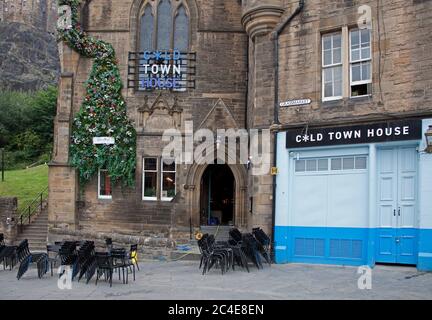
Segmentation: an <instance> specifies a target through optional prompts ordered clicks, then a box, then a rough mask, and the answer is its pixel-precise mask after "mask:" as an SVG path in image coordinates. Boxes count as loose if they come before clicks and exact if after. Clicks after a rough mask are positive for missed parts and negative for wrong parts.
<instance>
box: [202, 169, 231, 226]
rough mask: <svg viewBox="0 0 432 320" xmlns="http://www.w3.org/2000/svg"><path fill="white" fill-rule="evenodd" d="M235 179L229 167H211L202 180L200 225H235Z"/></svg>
mask: <svg viewBox="0 0 432 320" xmlns="http://www.w3.org/2000/svg"><path fill="white" fill-rule="evenodd" d="M235 190H236V186H235V178H234V175H233V172H232V171H231V169H230V167H229V166H228V165H218V164H214V165H209V166H207V168H206V170H205V171H204V173H203V175H202V178H201V188H200V193H201V194H200V224H201V225H234V224H235V223H236V222H235Z"/></svg>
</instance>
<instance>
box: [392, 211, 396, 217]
mask: <svg viewBox="0 0 432 320" xmlns="http://www.w3.org/2000/svg"><path fill="white" fill-rule="evenodd" d="M393 216H394V217H396V209H393Z"/></svg>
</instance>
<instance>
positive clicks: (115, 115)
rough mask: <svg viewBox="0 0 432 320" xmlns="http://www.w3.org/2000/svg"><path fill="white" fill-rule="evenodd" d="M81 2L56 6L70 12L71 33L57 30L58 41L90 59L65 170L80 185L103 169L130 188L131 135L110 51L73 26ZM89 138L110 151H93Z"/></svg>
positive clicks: (97, 147)
mask: <svg viewBox="0 0 432 320" xmlns="http://www.w3.org/2000/svg"><path fill="white" fill-rule="evenodd" d="M80 3H81V0H59V5H60V6H64V5H67V6H69V7H70V8H71V10H72V28H69V29H62V28H58V34H59V37H60V40H62V41H64V42H65V43H67V44H68V46H69V47H71V48H72V49H74V50H75V51H77V52H78V53H79V54H81V55H82V56H84V57H87V58H93V59H94V62H93V67H92V70H91V73H90V75H89V79H88V80H87V83H86V86H87V87H86V95H85V97H84V101H83V103H82V105H81V109H80V111H79V112H78V113H77V115H76V117H75V119H74V122H73V126H72V137H71V140H72V141H71V147H70V156H71V165H72V166H74V167H76V168H77V169H78V171H79V178H80V183H81V184H85V183H86V182H88V181H89V180H90V179H91V178H92V177H93V176H95V175H96V174H97V173H98V170H99V168H104V169H107V170H108V172H109V175H110V177H111V180H112V182H113V183H116V182H118V181H121V182H122V183H123V185H127V186H133V185H134V180H135V168H136V131H135V129H134V127H133V125H132V124H131V122H130V121H129V119H128V116H127V113H126V103H125V101H124V99H123V97H122V94H121V90H122V87H123V84H122V81H121V77H120V73H119V69H118V66H117V60H116V56H115V50H114V48H113V47H112V45H111V44H109V43H107V42H104V41H101V40H98V39H96V38H94V37H91V36H88V35H87V34H86V33H85V32H83V31H82V29H81V28H80V26H79V24H78V8H79V5H80ZM94 137H114V138H115V145H93V138H94Z"/></svg>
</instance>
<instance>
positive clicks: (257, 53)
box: [242, 0, 284, 233]
mask: <svg viewBox="0 0 432 320" xmlns="http://www.w3.org/2000/svg"><path fill="white" fill-rule="evenodd" d="M282 2H283V1H282V0H264V1H263V0H245V1H243V2H242V10H243V17H242V24H243V27H244V29H245V30H246V32H247V33H248V35H249V96H248V126H249V128H258V129H269V128H270V126H271V125H272V123H273V121H274V107H275V101H274V95H275V81H274V78H275V68H274V63H275V56H274V42H273V40H272V38H271V32H272V31H273V30H274V28H275V27H276V25H277V24H278V23H279V21H280V19H281V16H282V14H283V13H284V9H283V3H282ZM271 145H272V148H271V155H270V159H269V161H270V162H271V161H272V159H273V152H274V151H273V137H272V141H271ZM249 196H250V200H251V201H250V205H251V208H250V211H251V216H250V218H249V227H254V226H262V227H264V229H265V231H266V232H269V233H270V232H271V230H272V221H271V219H272V217H271V214H269V213H271V212H272V200H273V177H272V176H271V175H270V172H268V174H266V175H261V176H254V177H251V179H250V180H249Z"/></svg>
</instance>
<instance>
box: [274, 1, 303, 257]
mask: <svg viewBox="0 0 432 320" xmlns="http://www.w3.org/2000/svg"><path fill="white" fill-rule="evenodd" d="M304 5H305V1H304V0H300V1H299V4H298V7H297V8H296V9H295V11H294V12H293V13H292V14H291V15H290V16H288V17H286V18H285V19H284V20H283V21H282V23H280V24H278V25H277V26H276V28H275V29H274V30H273V32H272V34H271V37H272V40H273V42H274V57H275V62H274V69H275V76H274V79H275V91H274V103H275V105H274V114H273V117H274V119H273V122H274V125H276V126H277V125H279V124H280V122H279V35H280V34H281V33H282V31H283V30H284V29H285V27H286V26H287V25H288V24H289V23H290V22H291V21H292V20H293V19H294V18H295V17H296V16H297V15H298V14H299V13H300V12H301V11H302V10H303V8H304ZM277 134H278V130H277V129H276V130H275V131H274V146H273V166H274V167H276V166H277ZM275 226H276V175H274V176H273V199H272V244H273V246H272V249H273V250H272V260H273V261H275V248H274V243H275Z"/></svg>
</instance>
